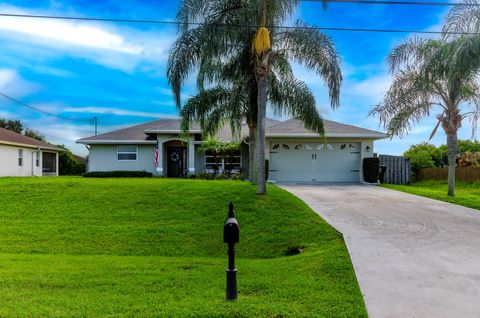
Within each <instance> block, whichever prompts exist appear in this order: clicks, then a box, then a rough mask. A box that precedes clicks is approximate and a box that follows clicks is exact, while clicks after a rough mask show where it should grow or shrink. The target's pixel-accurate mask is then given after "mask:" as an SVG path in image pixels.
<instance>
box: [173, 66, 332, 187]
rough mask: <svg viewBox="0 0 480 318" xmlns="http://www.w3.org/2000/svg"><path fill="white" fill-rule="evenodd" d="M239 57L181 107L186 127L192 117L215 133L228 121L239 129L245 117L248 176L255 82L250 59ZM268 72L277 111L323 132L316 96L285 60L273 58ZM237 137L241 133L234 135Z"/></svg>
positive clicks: (254, 120)
mask: <svg viewBox="0 0 480 318" xmlns="http://www.w3.org/2000/svg"><path fill="white" fill-rule="evenodd" d="M241 60H242V59H241V58H239V57H236V58H234V59H232V61H229V62H228V63H226V64H225V65H224V67H223V70H222V74H220V75H219V79H220V80H221V82H222V84H217V85H215V86H213V87H210V88H207V89H204V90H201V91H200V92H199V93H198V94H197V95H196V96H194V97H191V98H190V99H188V100H187V101H186V103H185V105H184V106H183V108H182V111H181V117H182V119H183V120H182V123H183V125H184V126H183V128H184V129H188V127H190V125H191V123H192V122H193V121H197V122H199V123H200V126H201V127H202V130H203V131H204V132H205V133H207V134H208V135H210V136H214V135H215V134H216V132H217V130H218V128H219V127H221V126H223V125H224V124H225V123H226V122H229V123H230V126H231V128H232V132H234V134H238V133H239V132H240V129H241V126H242V124H243V121H244V120H245V121H246V123H247V125H248V128H249V138H248V145H249V178H250V181H252V182H256V180H255V178H253V176H254V170H255V169H254V164H253V163H254V161H255V158H254V154H255V152H256V147H255V139H256V136H255V135H256V123H257V107H256V105H257V103H256V100H257V84H256V82H255V78H254V76H253V74H252V73H251V68H250V65H249V63H246V67H244V68H242V67H240V65H241ZM271 70H272V71H271V72H270V73H269V75H268V81H267V93H268V97H269V100H270V104H271V105H272V107H273V109H274V110H275V111H276V112H277V113H280V114H283V115H288V116H293V117H296V118H300V119H301V120H303V122H304V123H305V125H306V126H307V127H309V128H310V129H312V130H313V131H316V132H318V133H319V134H323V133H324V131H323V122H322V119H321V116H320V114H319V113H318V110H317V108H316V107H315V98H314V97H313V94H312V92H311V91H310V90H309V89H308V86H307V85H306V84H305V83H304V82H302V81H299V80H297V79H295V77H294V75H293V72H292V70H291V68H290V67H289V64H288V63H285V61H284V60H281V59H275V60H274V61H273V63H272V65H271ZM237 136H238V137H240V135H239V134H238V135H237Z"/></svg>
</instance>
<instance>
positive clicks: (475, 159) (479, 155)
mask: <svg viewBox="0 0 480 318" xmlns="http://www.w3.org/2000/svg"><path fill="white" fill-rule="evenodd" d="M457 165H458V166H459V167H478V166H480V152H470V151H467V152H465V153H462V154H460V155H458V156H457Z"/></svg>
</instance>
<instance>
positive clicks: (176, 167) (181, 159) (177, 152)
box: [167, 147, 185, 178]
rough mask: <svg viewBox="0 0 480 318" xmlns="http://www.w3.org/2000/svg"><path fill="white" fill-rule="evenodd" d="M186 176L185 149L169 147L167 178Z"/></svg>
mask: <svg viewBox="0 0 480 318" xmlns="http://www.w3.org/2000/svg"><path fill="white" fill-rule="evenodd" d="M184 174H185V147H169V148H168V150H167V176H168V177H170V178H180V177H183V176H184Z"/></svg>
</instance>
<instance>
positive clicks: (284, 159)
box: [269, 141, 360, 182]
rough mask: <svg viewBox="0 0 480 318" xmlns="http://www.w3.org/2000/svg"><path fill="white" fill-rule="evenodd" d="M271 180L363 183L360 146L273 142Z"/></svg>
mask: <svg viewBox="0 0 480 318" xmlns="http://www.w3.org/2000/svg"><path fill="white" fill-rule="evenodd" d="M269 163H270V167H269V170H270V172H269V179H270V180H275V181H318V182H359V181H360V171H359V169H360V144H359V143H298V142H290V141H289V142H270V162H269Z"/></svg>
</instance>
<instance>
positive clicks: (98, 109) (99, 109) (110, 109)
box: [61, 106, 178, 118]
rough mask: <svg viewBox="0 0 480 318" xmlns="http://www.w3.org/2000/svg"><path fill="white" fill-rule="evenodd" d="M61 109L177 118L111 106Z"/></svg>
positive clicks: (74, 111) (175, 116) (75, 111)
mask: <svg viewBox="0 0 480 318" xmlns="http://www.w3.org/2000/svg"><path fill="white" fill-rule="evenodd" d="M61 111H62V112H68V113H91V114H112V115H117V116H136V117H146V118H178V115H176V114H162V113H149V112H142V111H134V110H126V109H120V108H113V107H96V106H88V107H65V108H63V109H62V110H61Z"/></svg>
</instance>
